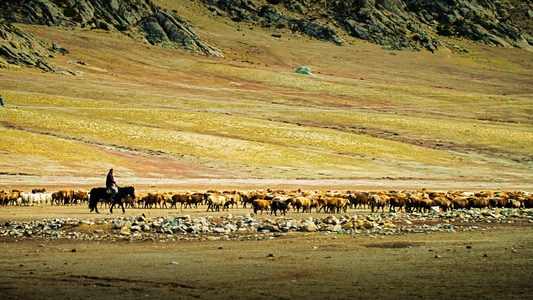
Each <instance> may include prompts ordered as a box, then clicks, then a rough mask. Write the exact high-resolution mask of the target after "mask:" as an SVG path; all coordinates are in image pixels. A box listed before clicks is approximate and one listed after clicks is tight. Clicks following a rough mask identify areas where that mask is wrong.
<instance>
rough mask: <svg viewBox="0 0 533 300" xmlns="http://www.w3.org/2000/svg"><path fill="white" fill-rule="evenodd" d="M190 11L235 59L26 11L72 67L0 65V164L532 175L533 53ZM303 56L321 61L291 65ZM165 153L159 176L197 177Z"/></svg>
mask: <svg viewBox="0 0 533 300" xmlns="http://www.w3.org/2000/svg"><path fill="white" fill-rule="evenodd" d="M173 5H178V4H173ZM179 5H188V4H179ZM179 5H178V6H179ZM179 8H180V9H183V7H181V6H180V7H179ZM191 9H193V8H191ZM194 9H198V7H195V8H194ZM184 15H185V16H189V17H190V18H194V20H193V21H203V22H205V23H203V26H202V27H197V28H195V31H196V32H197V33H199V34H200V35H201V36H202V37H203V38H204V39H205V40H206V41H211V42H212V43H215V44H216V46H217V47H219V48H220V49H222V50H223V51H224V53H225V54H226V58H224V59H213V58H206V57H202V56H198V55H190V54H188V53H185V52H182V51H178V50H173V49H165V48H159V47H153V46H147V45H139V44H135V43H134V42H132V41H131V40H129V39H127V38H124V37H123V36H120V35H119V34H115V33H104V32H96V31H94V32H93V31H89V30H76V31H65V30H63V29H61V28H47V27H32V26H27V25H25V26H23V25H19V26H21V27H22V28H24V29H25V30H28V31H31V32H33V33H34V35H36V36H40V37H42V38H46V39H50V40H54V41H56V42H58V43H59V44H61V45H62V46H63V47H65V48H67V49H69V50H70V54H68V55H65V56H59V57H56V58H54V59H52V61H53V62H54V63H56V64H57V65H61V66H64V67H66V68H69V69H71V70H74V71H76V72H77V74H78V75H76V76H71V75H58V74H44V73H42V72H39V71H36V70H28V69H22V70H19V71H2V80H0V94H2V96H3V98H4V99H5V101H6V104H7V106H6V108H5V109H3V110H0V131H1V133H2V135H1V137H0V151H1V152H0V153H2V162H1V163H0V168H1V169H2V172H3V173H13V174H16V173H23V174H35V175H40V174H51V175H54V174H58V175H62V174H76V175H79V176H85V175H88V174H89V175H90V174H93V175H94V174H95V173H98V172H99V171H98V170H105V169H107V168H108V167H109V166H113V165H114V166H119V167H120V168H122V169H123V170H124V171H125V172H130V174H132V176H137V177H143V176H152V175H150V174H151V173H150V174H147V173H148V172H147V171H146V169H145V168H143V164H147V163H149V162H148V161H146V159H147V158H154V159H158V161H159V162H165V161H166V162H168V166H169V167H168V168H169V169H170V168H176V167H170V166H175V165H173V164H174V163H180V164H184V165H188V166H190V168H192V169H194V168H198V167H201V168H203V169H202V170H204V171H202V172H205V170H206V169H207V170H213V172H215V170H216V175H214V173H213V176H218V177H224V176H225V175H224V174H226V176H227V177H228V178H229V177H235V176H237V177H252V178H287V179H289V178H381V177H393V178H401V177H407V178H443V179H447V180H456V179H457V178H459V177H460V176H463V178H464V177H468V178H473V179H476V180H489V181H501V180H515V181H516V180H524V179H526V180H528V179H531V177H532V176H533V175H532V173H533V172H532V169H533V166H532V165H531V164H532V157H531V155H532V153H533V126H532V124H533V119H532V117H531V115H533V109H532V105H533V104H532V103H533V99H532V95H533V71H532V70H533V68H531V63H524V62H528V61H533V59H532V58H533V54H531V53H529V52H525V51H521V50H514V49H499V48H483V47H478V46H476V45H466V47H467V48H470V49H471V52H470V53H469V54H467V55H458V54H453V53H450V52H449V51H447V50H445V49H443V50H441V51H440V52H439V53H437V54H429V53H425V52H421V53H414V52H397V53H395V54H396V55H391V54H390V53H389V52H388V51H383V50H381V49H380V48H379V47H378V46H375V45H370V44H366V43H362V42H359V41H352V44H351V45H350V44H347V45H345V46H343V47H337V46H333V45H331V44H328V43H323V42H318V41H309V40H306V39H303V38H301V37H298V36H292V35H290V34H289V33H284V35H283V36H284V37H285V38H282V39H275V40H272V38H271V37H270V33H269V32H268V31H261V30H259V29H254V30H253V31H252V30H248V31H246V30H245V32H244V33H243V34H236V33H235V32H234V31H233V29H234V28H235V27H234V26H233V25H234V24H227V25H223V26H219V25H217V23H215V22H216V20H214V19H211V18H209V17H207V16H208V15H205V16H204V15H203V14H202V13H200V12H199V11H197V12H196V13H194V14H191V13H185V14H184ZM97 45H98V46H97ZM506 55H507V56H506ZM77 61H83V62H84V65H81V64H77V63H76V62H77ZM300 65H309V66H310V67H311V69H312V72H313V73H314V76H306V75H301V74H297V73H295V72H294V70H295V69H296V67H298V66H300ZM32 145H38V146H32ZM125 153H126V154H127V155H125ZM87 162H90V164H87ZM36 163H37V164H40V167H38V168H36V167H35V165H36ZM162 166H163V167H159V168H160V169H162V170H161V172H160V173H158V175H157V176H161V174H166V175H163V176H174V177H181V176H189V175H184V174H185V173H182V172H181V171H180V170H179V169H173V170H165V168H164V163H163V165H162ZM100 172H101V171H100ZM202 175H205V174H202Z"/></svg>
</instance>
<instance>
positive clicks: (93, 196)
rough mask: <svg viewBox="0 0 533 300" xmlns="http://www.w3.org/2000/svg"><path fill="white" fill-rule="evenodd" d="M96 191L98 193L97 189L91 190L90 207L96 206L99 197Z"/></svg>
mask: <svg viewBox="0 0 533 300" xmlns="http://www.w3.org/2000/svg"><path fill="white" fill-rule="evenodd" d="M95 193H96V192H95V189H92V190H91V192H90V193H89V209H94V208H96V204H97V202H98V198H97V197H96V195H95Z"/></svg>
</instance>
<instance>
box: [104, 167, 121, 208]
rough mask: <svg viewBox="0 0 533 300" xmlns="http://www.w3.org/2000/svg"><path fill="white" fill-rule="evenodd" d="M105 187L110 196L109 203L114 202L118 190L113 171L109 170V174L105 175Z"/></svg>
mask: <svg viewBox="0 0 533 300" xmlns="http://www.w3.org/2000/svg"><path fill="white" fill-rule="evenodd" d="M105 186H106V188H107V193H108V194H111V198H110V199H111V201H115V196H116V195H117V193H118V188H117V183H116V182H115V177H114V176H113V169H109V173H107V178H106V181H105Z"/></svg>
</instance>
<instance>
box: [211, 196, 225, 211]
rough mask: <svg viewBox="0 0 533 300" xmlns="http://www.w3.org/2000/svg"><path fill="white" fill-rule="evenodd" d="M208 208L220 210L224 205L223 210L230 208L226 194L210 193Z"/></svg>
mask: <svg viewBox="0 0 533 300" xmlns="http://www.w3.org/2000/svg"><path fill="white" fill-rule="evenodd" d="M206 201H207V210H206V211H209V209H211V211H213V212H214V211H220V208H221V207H222V211H224V210H226V211H227V210H228V206H227V205H226V203H227V202H228V200H227V198H226V196H224V195H216V194H210V195H209V196H207V200H206Z"/></svg>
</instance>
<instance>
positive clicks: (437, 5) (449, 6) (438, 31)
mask: <svg viewBox="0 0 533 300" xmlns="http://www.w3.org/2000/svg"><path fill="white" fill-rule="evenodd" d="M202 1H203V2H204V3H205V5H207V6H208V7H210V9H211V10H213V11H214V12H216V13H218V14H220V15H228V16H229V17H231V19H232V20H234V21H236V22H249V23H253V24H255V25H258V26H262V27H270V28H279V29H282V28H289V29H290V30H292V31H293V32H298V33H302V34H306V35H309V36H311V37H314V38H317V39H320V40H324V41H331V42H333V43H335V44H337V45H341V44H342V38H340V37H339V35H340V33H347V34H349V35H351V36H353V37H356V38H359V39H363V40H367V41H371V42H373V43H377V44H380V45H382V46H383V47H385V48H390V49H396V50H401V49H411V50H422V49H427V50H429V51H432V52H433V51H435V50H437V49H438V48H439V47H440V46H441V45H443V42H442V40H443V39H442V37H444V36H448V37H460V38H468V39H471V40H476V41H480V42H483V43H486V44H489V45H494V46H505V47H519V48H531V45H533V39H532V38H531V36H530V32H529V31H523V30H522V29H521V28H520V27H519V26H518V25H517V24H528V23H531V21H532V20H533V4H532V3H531V2H530V1H527V0H517V1H512V2H511V1H499V0H431V1H429V0H403V1H400V0H351V1H350V0H348V1H328V0H318V1H309V0H291V1H288V0H267V1H266V3H265V2H263V1H255V2H254V1H242V0H202ZM261 2H263V4H261ZM518 8H519V9H518ZM528 11H529V12H530V13H529V15H528ZM524 18H526V21H523V19H524ZM519 20H522V21H519ZM527 20H529V22H527ZM515 21H516V22H515Z"/></svg>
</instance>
